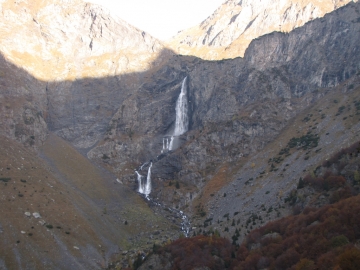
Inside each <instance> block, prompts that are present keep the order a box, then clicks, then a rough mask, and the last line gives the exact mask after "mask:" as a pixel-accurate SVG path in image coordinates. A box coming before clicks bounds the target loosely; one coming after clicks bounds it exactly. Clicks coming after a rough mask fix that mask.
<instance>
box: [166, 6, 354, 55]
mask: <svg viewBox="0 0 360 270" xmlns="http://www.w3.org/2000/svg"><path fill="white" fill-rule="evenodd" d="M349 2H350V1H333V0H330V1H267V2H263V1H255V2H254V1H246V0H244V1H238V0H229V1H226V2H225V3H224V4H223V5H222V6H220V7H219V8H218V9H217V10H216V11H215V12H214V13H213V14H212V15H211V16H209V17H208V18H207V19H206V20H204V21H203V22H202V23H201V24H199V25H198V26H194V27H193V28H190V29H186V30H183V31H181V32H180V33H179V34H177V35H176V36H175V37H173V38H172V39H171V40H169V41H168V42H167V44H168V46H170V47H171V48H173V50H174V51H176V52H177V53H179V54H188V55H194V56H197V57H200V58H203V59H208V60H221V59H226V58H235V57H238V56H241V57H242V56H243V55H244V53H245V50H246V48H247V47H248V45H249V44H250V42H251V41H252V40H253V39H255V38H257V37H260V36H262V35H265V34H267V33H271V32H273V31H280V32H289V31H291V30H293V29H295V28H297V27H299V26H302V25H304V24H305V23H306V22H308V21H310V20H313V19H315V18H319V17H323V16H324V15H325V14H326V13H328V12H331V11H333V10H336V9H337V8H339V7H341V6H343V5H345V4H347V3H349Z"/></svg>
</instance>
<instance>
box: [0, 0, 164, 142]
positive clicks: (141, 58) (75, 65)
mask: <svg viewBox="0 0 360 270" xmlns="http://www.w3.org/2000/svg"><path fill="white" fill-rule="evenodd" d="M0 10H1V12H0V28H1V31H0V52H1V53H2V55H3V59H2V63H3V65H2V68H3V70H4V71H3V72H4V74H8V76H4V77H2V78H1V79H2V80H3V81H4V84H5V88H4V93H5V92H6V93H8V94H7V95H6V96H7V97H9V96H13V97H15V96H16V98H17V100H16V101H15V100H14V98H12V99H10V101H7V102H8V103H9V102H10V103H11V104H10V103H9V104H8V105H7V106H8V108H7V109H6V108H4V109H3V110H4V111H6V113H4V114H3V116H4V117H2V118H3V119H2V125H3V129H2V132H3V133H4V134H5V135H7V136H10V137H16V138H17V140H19V141H22V142H26V143H28V144H37V143H40V144H41V141H43V140H44V139H45V138H46V130H47V128H49V129H50V130H52V131H54V132H56V133H57V134H58V135H60V136H62V137H63V138H65V139H67V140H69V141H71V142H72V143H73V144H74V145H75V146H77V147H81V148H87V147H90V146H92V145H93V144H94V143H95V142H96V141H98V140H99V138H100V136H101V135H102V134H103V133H104V131H105V129H106V126H107V123H108V121H109V120H110V118H111V116H112V114H113V113H114V112H116V110H117V108H118V107H119V106H120V104H121V103H122V101H123V98H124V91H125V92H131V91H132V89H136V88H137V85H138V84H139V83H140V76H141V72H143V71H144V70H147V69H149V67H151V66H152V65H156V64H157V63H159V62H161V61H162V60H163V59H165V58H166V57H167V55H169V54H171V53H170V52H169V51H164V48H163V45H162V44H161V43H160V42H159V41H157V40H156V39H154V38H153V37H151V36H150V35H148V34H147V33H145V32H143V31H140V30H138V29H136V28H135V27H133V26H131V25H129V24H128V23H126V22H125V21H123V20H121V19H120V18H116V17H113V16H112V15H111V14H110V12H109V11H107V10H104V9H102V8H101V7H99V6H96V5H92V4H88V3H85V2H83V1H61V0H52V1H40V0H39V1H2V2H1V3H0ZM9 65H11V66H12V67H13V68H9ZM17 68H20V69H21V70H23V71H24V73H23V74H20V73H19V69H17ZM10 73H11V75H10ZM125 74H126V78H125V77H124V75H125ZM97 78H98V79H97ZM100 78H101V79H100ZM5 82H6V83H5ZM2 98H5V96H3V97H2ZM25 100H26V101H25ZM4 104H5V103H4ZM4 106H5V105H4ZM25 118H29V119H33V120H31V121H32V122H33V123H31V124H30V122H29V121H24V120H23V119H25ZM46 123H47V124H46ZM33 138H35V139H33Z"/></svg>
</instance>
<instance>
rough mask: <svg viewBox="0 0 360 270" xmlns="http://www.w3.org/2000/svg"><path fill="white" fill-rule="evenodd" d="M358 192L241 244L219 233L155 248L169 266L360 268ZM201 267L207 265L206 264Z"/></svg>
mask: <svg viewBox="0 0 360 270" xmlns="http://www.w3.org/2000/svg"><path fill="white" fill-rule="evenodd" d="M358 239H360V195H358V196H353V197H351V198H348V199H345V200H341V201H340V202H337V203H334V204H331V205H327V206H324V207H322V208H320V209H316V208H306V209H305V210H304V211H303V212H302V213H301V214H299V215H296V216H289V217H286V218H282V219H280V220H277V221H274V222H270V223H268V224H266V225H265V226H263V227H261V228H258V229H255V230H253V231H251V232H250V234H249V235H248V236H247V237H246V240H245V241H244V242H243V244H242V245H240V247H236V246H234V245H232V244H231V243H230V241H229V240H227V239H224V238H221V237H218V236H204V235H199V236H196V237H192V238H181V239H178V240H176V241H174V242H172V243H171V244H169V245H166V246H164V247H162V248H160V249H159V250H158V251H156V253H158V254H162V255H164V256H165V255H166V254H167V255H170V256H165V257H170V258H171V261H172V269H196V268H197V267H208V269H239V270H240V269H243V270H257V269H269V270H270V269H274V270H275V269H293V270H314V269H319V270H328V269H342V270H345V269H349V270H351V269H360V250H359V247H357V241H358ZM204 269H205V268H204Z"/></svg>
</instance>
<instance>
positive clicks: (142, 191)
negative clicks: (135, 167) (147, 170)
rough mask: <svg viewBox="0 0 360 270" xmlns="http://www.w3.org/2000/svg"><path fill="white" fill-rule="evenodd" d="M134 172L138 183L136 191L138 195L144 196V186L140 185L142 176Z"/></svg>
mask: <svg viewBox="0 0 360 270" xmlns="http://www.w3.org/2000/svg"><path fill="white" fill-rule="evenodd" d="M135 172H136V174H137V181H138V183H139V189H138V191H139V193H141V194H144V185H143V183H142V175H141V174H140V173H138V171H135Z"/></svg>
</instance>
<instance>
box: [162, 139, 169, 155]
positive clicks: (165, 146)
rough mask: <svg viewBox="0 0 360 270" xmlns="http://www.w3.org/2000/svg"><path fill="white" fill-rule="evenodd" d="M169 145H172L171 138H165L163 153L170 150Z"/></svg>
mask: <svg viewBox="0 0 360 270" xmlns="http://www.w3.org/2000/svg"><path fill="white" fill-rule="evenodd" d="M169 145H170V142H169V138H163V148H162V150H161V153H165V152H167V151H169Z"/></svg>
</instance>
